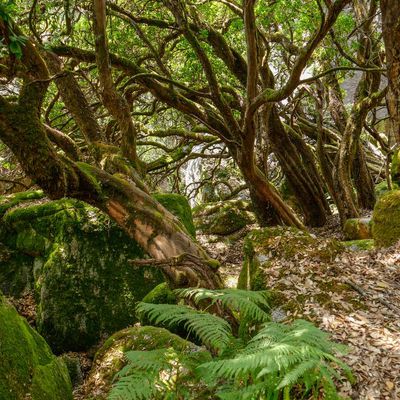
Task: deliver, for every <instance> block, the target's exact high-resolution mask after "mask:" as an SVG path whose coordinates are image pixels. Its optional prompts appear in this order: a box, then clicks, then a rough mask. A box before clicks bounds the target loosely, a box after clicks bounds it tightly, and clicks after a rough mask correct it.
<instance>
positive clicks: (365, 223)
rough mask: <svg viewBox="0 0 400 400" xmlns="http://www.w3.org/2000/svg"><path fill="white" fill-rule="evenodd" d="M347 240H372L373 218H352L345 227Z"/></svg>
mask: <svg viewBox="0 0 400 400" xmlns="http://www.w3.org/2000/svg"><path fill="white" fill-rule="evenodd" d="M343 232H344V235H345V238H346V240H361V239H371V237H372V232H371V218H350V219H348V220H347V221H346V222H345V224H344V227H343Z"/></svg>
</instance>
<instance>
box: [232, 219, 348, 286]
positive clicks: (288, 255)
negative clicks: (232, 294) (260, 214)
mask: <svg viewBox="0 0 400 400" xmlns="http://www.w3.org/2000/svg"><path fill="white" fill-rule="evenodd" d="M341 251H343V246H342V245H341V244H340V242H338V241H337V240H335V239H318V238H315V237H314V236H311V235H310V234H308V233H307V232H305V231H301V230H299V229H296V228H286V227H272V228H260V229H255V230H253V231H251V232H250V233H249V234H248V235H247V236H246V238H245V240H244V244H243V252H244V261H243V267H242V270H241V272H240V275H239V280H238V288H239V289H248V290H264V289H266V287H267V286H268V285H267V282H268V268H269V266H271V265H273V263H274V261H276V260H279V261H280V262H298V263H300V262H301V261H302V260H304V259H307V258H312V259H313V260H316V261H321V262H329V261H331V260H333V259H334V258H335V257H336V255H337V254H338V253H340V252H341Z"/></svg>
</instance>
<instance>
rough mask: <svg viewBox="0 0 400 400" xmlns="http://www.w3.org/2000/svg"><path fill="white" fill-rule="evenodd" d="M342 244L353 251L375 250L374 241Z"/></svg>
mask: <svg viewBox="0 0 400 400" xmlns="http://www.w3.org/2000/svg"><path fill="white" fill-rule="evenodd" d="M341 244H342V245H343V246H345V247H347V248H348V249H350V250H353V251H361V250H372V249H374V248H375V241H374V240H373V239H361V240H347V241H345V242H341Z"/></svg>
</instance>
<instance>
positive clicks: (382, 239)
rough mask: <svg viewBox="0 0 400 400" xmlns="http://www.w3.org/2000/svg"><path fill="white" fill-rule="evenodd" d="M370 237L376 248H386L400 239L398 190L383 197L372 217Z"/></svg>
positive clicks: (399, 196) (399, 200)
mask: <svg viewBox="0 0 400 400" xmlns="http://www.w3.org/2000/svg"><path fill="white" fill-rule="evenodd" d="M372 236H373V238H374V240H375V244H376V246H377V247H388V246H391V245H392V244H395V243H396V242H397V241H398V240H399V239H400V190H393V191H391V192H388V193H386V194H385V195H383V196H382V197H381V198H380V199H379V200H378V201H377V202H376V204H375V207H374V212H373V215H372Z"/></svg>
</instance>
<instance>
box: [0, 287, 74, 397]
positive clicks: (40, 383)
mask: <svg viewBox="0 0 400 400" xmlns="http://www.w3.org/2000/svg"><path fill="white" fill-rule="evenodd" d="M0 399H2V400H25V399H30V400H72V386H71V381H70V378H69V375H68V370H67V367H66V365H65V363H64V361H63V360H61V359H59V358H57V357H56V356H54V355H53V353H52V352H51V350H50V347H49V346H48V344H47V343H46V342H45V340H44V339H43V338H42V337H41V336H40V335H39V334H38V333H37V332H36V331H35V330H33V329H32V328H31V327H30V326H29V324H28V323H27V322H26V320H25V319H24V318H22V317H21V316H19V315H18V313H17V311H16V310H15V309H14V308H13V307H12V306H11V305H10V304H9V303H8V302H7V300H6V299H5V298H4V296H3V295H2V294H0Z"/></svg>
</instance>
